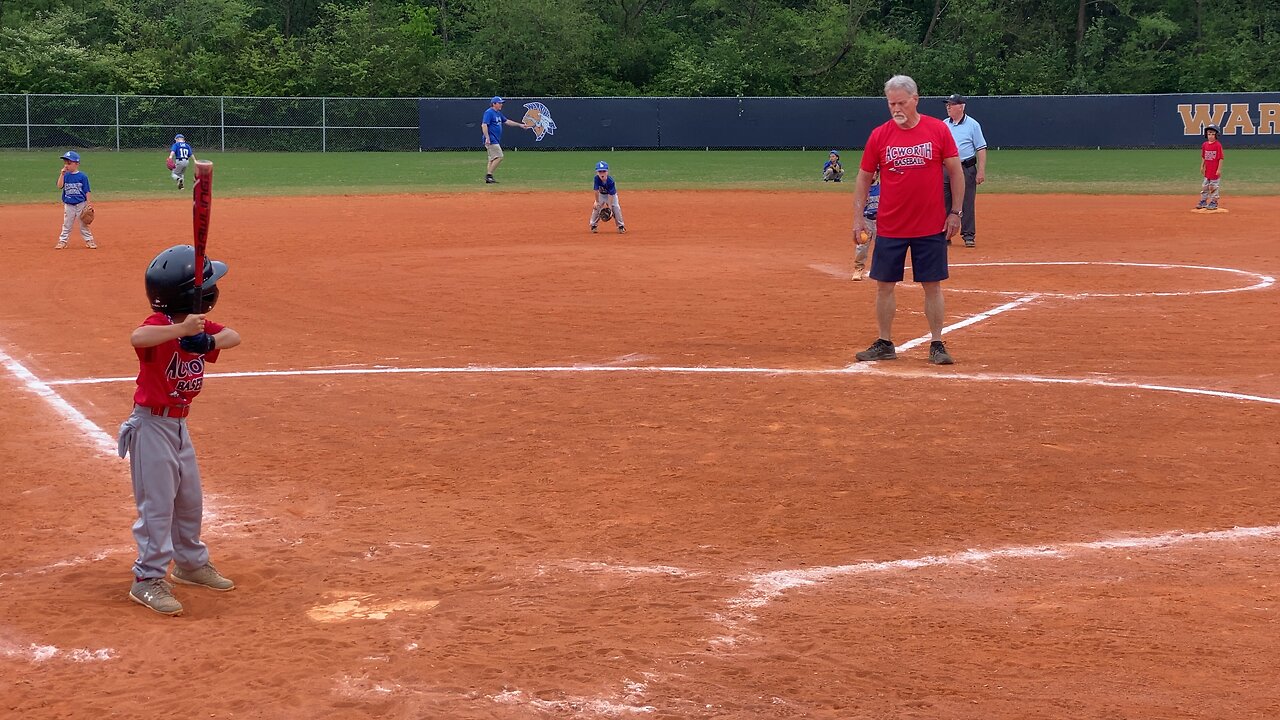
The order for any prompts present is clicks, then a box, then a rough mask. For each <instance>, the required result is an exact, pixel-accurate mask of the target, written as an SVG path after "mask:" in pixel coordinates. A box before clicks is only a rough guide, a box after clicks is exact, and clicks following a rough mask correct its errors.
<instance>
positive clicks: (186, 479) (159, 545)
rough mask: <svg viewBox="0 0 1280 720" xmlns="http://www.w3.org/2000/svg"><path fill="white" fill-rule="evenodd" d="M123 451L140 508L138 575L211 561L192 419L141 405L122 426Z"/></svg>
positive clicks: (160, 573)
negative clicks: (202, 535)
mask: <svg viewBox="0 0 1280 720" xmlns="http://www.w3.org/2000/svg"><path fill="white" fill-rule="evenodd" d="M118 450H119V453H120V457H124V456H125V454H126V453H127V454H128V456H129V471H130V473H131V474H132V475H133V498H134V501H135V502H136V503H137V505H138V519H137V521H135V522H134V523H133V539H134V541H135V542H137V544H138V558H137V560H135V561H134V563H133V574H134V576H135V577H138V578H141V579H143V580H147V579H150V578H162V577H165V576H166V575H168V574H169V563H170V562H177V564H178V567H181V568H183V569H184V570H194V569H196V568H200V567H203V566H204V564H205V563H207V562H209V549H208V548H207V547H205V544H204V543H203V542H201V541H200V523H201V521H202V520H203V516H204V499H203V494H202V492H201V489H200V469H199V468H198V467H197V466H196V450H195V447H193V446H192V444H191V435H190V434H188V432H187V421H186V419H185V418H181V419H179V418H170V417H163V416H160V415H152V414H151V410H150V409H149V408H145V407H141V406H135V407H134V408H133V414H131V415H130V416H129V418H128V419H127V420H125V421H124V422H123V423H121V425H120V441H119V447H118Z"/></svg>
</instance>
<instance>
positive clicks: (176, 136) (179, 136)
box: [173, 133, 187, 142]
mask: <svg viewBox="0 0 1280 720" xmlns="http://www.w3.org/2000/svg"><path fill="white" fill-rule="evenodd" d="M186 139H187V136H186V135H183V134H182V133H178V134H177V135H174V136H173V141H174V142H178V141H179V140H186Z"/></svg>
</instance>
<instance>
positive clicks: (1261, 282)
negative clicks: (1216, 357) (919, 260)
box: [947, 260, 1276, 300]
mask: <svg viewBox="0 0 1280 720" xmlns="http://www.w3.org/2000/svg"><path fill="white" fill-rule="evenodd" d="M1041 265H1046V266H1068V265H1076V266H1079V265H1105V266H1114V267H1133V268H1155V269H1157V270H1206V271H1209V272H1224V273H1231V274H1233V275H1242V276H1244V277H1247V278H1252V279H1253V281H1254V282H1253V284H1252V285H1246V286H1241V287H1234V288H1216V289H1209V290H1170V291H1165V292H1160V291H1153V292H1127V293H1100V292H1079V293H1061V292H1037V293H1036V294H1038V295H1041V296H1043V297H1050V298H1065V299H1069V300H1080V299H1084V298H1123V297H1187V296H1189V295H1222V294H1225V293H1237V292H1247V291H1249V290H1262V289H1265V288H1268V287H1271V286H1272V285H1274V284H1275V282H1276V279H1275V278H1273V277H1271V276H1270V275H1263V274H1261V273H1256V272H1251V271H1249V270H1238V269H1236V268H1224V267H1213V266H1211V265H1176V264H1171V263H1134V262H1109V261H1104V260H1098V261H1092V260H1066V261H1050V262H978V263H952V264H951V267H1036V266H1041ZM947 292H961V293H990V294H994V295H1023V294H1027V292H1028V291H1018V290H976V289H972V288H947Z"/></svg>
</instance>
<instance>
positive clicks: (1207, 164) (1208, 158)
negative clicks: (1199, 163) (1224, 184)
mask: <svg viewBox="0 0 1280 720" xmlns="http://www.w3.org/2000/svg"><path fill="white" fill-rule="evenodd" d="M1200 157H1201V158H1202V159H1203V160H1204V179H1205V180H1217V179H1218V178H1220V177H1222V174H1221V173H1220V172H1219V171H1218V167H1219V166H1220V165H1222V143H1220V142H1218V141H1217V140H1214V141H1213V142H1206V143H1205V144H1203V145H1201V146H1200Z"/></svg>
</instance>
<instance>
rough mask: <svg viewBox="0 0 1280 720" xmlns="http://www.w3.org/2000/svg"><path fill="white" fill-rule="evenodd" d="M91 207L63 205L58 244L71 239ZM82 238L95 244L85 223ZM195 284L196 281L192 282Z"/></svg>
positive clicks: (82, 204)
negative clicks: (76, 225)
mask: <svg viewBox="0 0 1280 720" xmlns="http://www.w3.org/2000/svg"><path fill="white" fill-rule="evenodd" d="M87 207H89V203H87V202H82V203H79V204H77V205H70V204H68V203H62V234H61V235H59V236H58V242H66V241H67V238H69V237H71V226H72V225H75V224H76V223H77V222H79V220H80V214H81V213H83V212H84V209H85V208H87ZM80 237H82V238H84V241H85V242H87V243H90V242H93V233H91V232H89V228H87V227H85V224H84V223H80ZM191 282H192V283H194V282H195V280H194V279H192V281H191Z"/></svg>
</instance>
